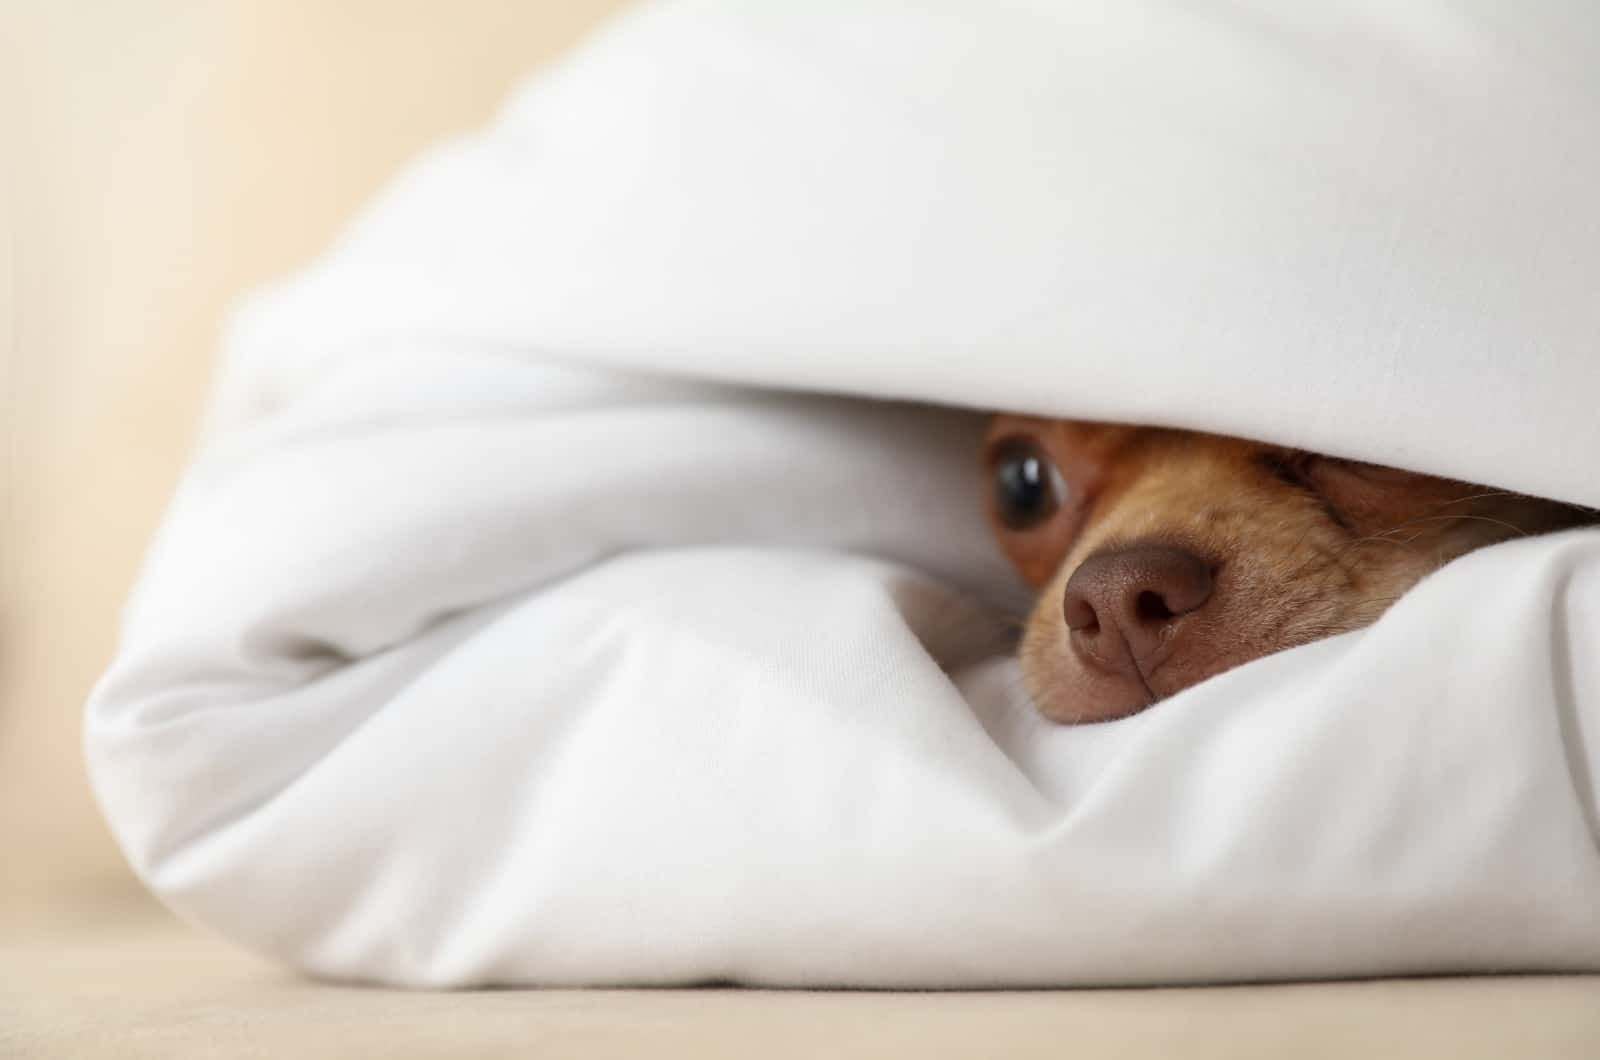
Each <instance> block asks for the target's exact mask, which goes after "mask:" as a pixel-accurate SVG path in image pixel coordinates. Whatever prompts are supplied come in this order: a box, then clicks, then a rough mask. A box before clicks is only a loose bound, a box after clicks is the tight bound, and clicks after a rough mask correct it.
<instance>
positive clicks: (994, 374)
mask: <svg viewBox="0 0 1600 1060" xmlns="http://www.w3.org/2000/svg"><path fill="white" fill-rule="evenodd" d="M1597 111H1600V19H1597V18H1596V16H1595V15H1594V14H1593V9H1592V8H1591V7H1590V6H1588V5H1585V4H1579V3H1576V2H1570V3H1561V2H1556V0H1549V2H1546V3H1530V4H1525V5H1517V7H1516V10H1515V12H1513V11H1512V9H1511V8H1508V7H1506V6H1504V5H1500V4H1497V3H1490V2H1488V0H1484V2H1481V3H1455V4H1411V5H1403V6H1398V7H1397V6H1396V5H1392V4H1377V3H1356V2H1353V0H1352V2H1347V3H1343V4H1337V5H1323V6H1321V7H1318V8H1316V9H1315V10H1302V9H1300V8H1296V9H1295V10H1294V11H1293V13H1289V12H1286V11H1284V10H1281V9H1280V6H1279V5H1271V4H1266V3H1261V4H1248V3H1232V4H1216V5H1211V6H1209V7H1206V8H1191V7H1179V6H1175V5H1169V4H1163V3H1154V2H1129V3H1117V4H1104V5H1099V4H1087V3H1058V4H1044V3H1035V4H1023V3H1015V4H1013V3H983V4H978V3H971V4H952V3H928V2H926V0H920V2H917V3H909V2H907V3H905V4H903V5H895V4H874V5H854V4H831V3H830V4H807V5H803V6H802V5H748V4H738V3H734V2H732V0H703V2H699V3H672V4H663V5H654V6H646V7H644V8H642V9H641V10H639V11H638V12H636V13H635V14H633V15H631V16H630V17H629V18H627V19H625V20H624V21H622V22H621V23H619V24H618V25H616V26H615V27H614V28H613V29H612V30H611V31H609V32H608V33H607V34H605V35H603V36H602V37H600V38H599V39H598V40H597V41H595V42H594V43H593V44H591V45H590V46H589V47H588V48H587V49H585V50H583V51H581V52H580V53H579V54H578V55H577V56H575V57H574V58H573V59H572V60H571V61H569V62H568V63H567V64H566V65H564V66H563V67H561V68H560V69H558V70H556V71H555V72H553V73H551V74H547V75H544V76H542V77H540V78H538V79H536V80H535V81H533V82H532V83H531V84H530V85H529V86H528V87H527V88H526V89H525V90H523V91H522V92H521V93H519V94H518V95H517V96H516V97H515V98H514V99H513V100H512V102H511V103H510V104H509V105H508V107H507V108H506V110H505V112H504V113H503V115H502V116H501V118H500V119H499V120H498V121H497V122H496V124H495V125H494V126H493V127H492V128H490V129H488V130H486V131H485V132H484V133H482V134H479V135H477V136H474V137H472V138H470V139H468V140H465V141H462V142H459V143H455V144H451V145H447V146H446V147H444V148H442V149H440V150H439V151H437V152H435V153H434V154H432V155H431V156H429V157H428V158H426V159H424V160H422V161H421V162H420V163H419V164H418V165H416V166H415V167H414V168H413V169H411V170H410V171H409V172H408V173H407V174H406V175H405V176H404V177H403V178H402V179H401V180H400V181H399V182H398V183H397V184H396V186H395V187H393V188H392V189H391V190H390V191H389V192H388V193H387V194H386V195H385V196H384V197H382V199H381V200H380V201H379V202H378V203H376V204H375V205H374V206H373V207H372V208H371V209H370V210H369V212H368V213H367V214H366V216H365V217H364V218H363V219H361V220H360V222H359V223H358V224H357V225H356V226H354V228H353V229H352V230H351V232H349V233H348V235H347V236H346V238H345V239H344V240H343V241H341V243H340V244H339V245H338V246H336V247H335V248H334V249H333V250H332V252H331V253H330V254H329V255H328V256H327V257H326V258H325V259H324V260H323V261H322V262H320V263H319V264H318V265H316V266H315V267H314V268H312V269H310V270H309V271H307V272H306V273H304V274H303V275H301V276H299V277H297V278H295V279H293V280H292V281H290V282H288V283H286V284H284V285H282V286H280V287H279V288H277V289H275V290H274V291H271V292H268V293H266V294H263V295H261V296H259V297H258V298H256V299H255V300H254V301H253V302H252V303H250V304H249V305H248V306H247V307H246V308H245V309H244V311H243V312H242V313H241V314H240V316H239V318H238V321H237V324H236V326H235V328H234V329H233V334H232V336H231V338H230V340H229V343H228V348H227V357H226V359H225V363H224V366H223V377H222V384H221V387H220V390H219V393H218V397H217V401H216V405H215V415H214V417H213V421H212V429H211V431H210V432H209V435H208V439H207V442H206V444H205V446H204V447H203V450H202V452H201V454H200V456H199V458H198V459H197V461H196V463H195V466H194V468H193V470H192V471H191V473H190V475H189V477H188V479H187V480H186V482H185V484H184V486H183V488H182V490H181V492H180V495H179V496H178V498H177V499H176V501H175V503H174V505H173V509H172V512H171V514H170V516H169V519H168V522H167V524H166V527H165V529H164V531H163V533H162V535H161V537H160V539H159V541H158V543H157V545H156V547H155V548H154V550H153V552H152V556H151V558H150V561H149V565H148V568H147V570H146V572H145V574H144V577H143V580H142V583H141V586H140V588H139V590H138V592H137V594H136V596H135V599H134V601H133V603H132V605H131V606H130V609H129V613H128V616H127V624H126V632H125V637H124V642H123V645H122V648H121V650H120V652H119V655H118V657H117V659H116V660H115V662H114V663H113V665H112V667H111V669H110V671H109V673H108V674H107V676H106V678H105V680H104V681H103V683H102V684H101V686H100V688H99V689H98V690H97V692H96V694H95V696H94V698H93V700H92V702H91V703H90V706H89V712H88V727H87V744H88V752H89V759H90V764H91V767H92V773H93V777H94V780H95V784H96V787H97V791H98V793H99V796H100V798H101V801H102V803H103V805H104V807H105V810H106V813H107V815H108V817H109V819H110V821H111V823H112V826H113V828H114V830H115V831H116V833H117V835H118V837H119V839H120V841H121V842H122V844H123V846H124V849H125V850H126V852H127V854H128V856H129V858H130V860H131V861H132V863H133V865H134V866H135V868H136V869H137V870H138V871H139V873H140V874H141V875H142V876H143V877H144V878H145V879H146V881H147V882H148V883H149V884H150V885H151V887H152V888H153V889H154V890H155V891H156V892H157V893H159V894H160V895H161V896H162V897H163V898H164V899H165V900H167V901H168V902H169V903H171V904H172V905H173V906H174V907H175V908H177V909H178V910H180V911H181V912H183V913H184V914H186V915H188V916H190V917H192V918H194V919H196V920H199V921H201V922H203V923H205V924H208V925H210V926H211V927H213V928H215V929H216V930H219V931H221V932H223V933H225V934H227V935H229V936H231V937H233V938H235V939H238V940H240V941H241V942H243V943H245V944H247V945H250V946H252V947H255V948H257V949H259V950H261V951H264V952H267V953H270V954H273V955H275V956H277V957H279V958H281V959H283V960H285V961H288V962H291V963H293V964H296V965H298V966H301V967H304V968H306V969H309V970H311V971H314V972H317V973H320V974H325V975H333V976H343V977H356V978H365V979H380V980H385V981H392V982H399V983H411V984H428V985H461V984H476V983H504V984H511V983H518V984H520V983H538V984H548V983H590V984H602V983H681V982H693V981H701V980H707V979H734V980H738V981H741V982H752V983H778V984H841V985H879V986H994V985H1010V984H1026V985H1044V984H1089V983H1097V984H1098V983H1147V982H1190V981H1215V980H1231V979H1277V978H1286V977H1303V976H1335V975H1369V974H1382V973H1395V972H1451V971H1480V970H1502V971H1503V970H1512V969H1588V970H1600V850H1597V841H1600V839H1597V837H1600V822H1597V814H1596V799H1597V795H1596V787H1595V778H1594V773H1595V771H1596V768H1597V765H1600V532H1597V531H1593V530H1589V531H1579V532H1573V533H1568V534H1563V535H1558V536H1553V537H1548V538H1542V539H1531V540H1527V541H1520V542H1516V543H1512V544H1508V545H1504V546H1500V547H1497V548H1494V549H1490V550H1487V551H1485V552H1481V553H1478V554H1475V555H1473V556H1470V557H1468V558H1467V559H1465V560H1463V561H1461V562H1459V563H1456V564H1452V565H1451V566H1449V567H1448V568H1446V569H1445V570H1444V571H1442V572H1440V573H1439V574H1438V575H1436V576H1434V577H1432V578H1430V579H1428V580H1427V581H1425V582H1424V583H1423V584H1422V585H1421V586H1419V587H1418V588H1417V589H1416V590H1415V591H1414V592H1412V593H1411V594H1409V595H1408V596H1407V597H1405V598H1404V599H1403V600H1402V601H1401V602H1400V603H1399V604H1398V605H1397V606H1396V607H1395V608H1394V609H1393V610H1392V611H1391V612H1390V613H1389V614H1388V615H1387V616H1386V617H1385V618H1384V619H1383V620H1382V621H1381V622H1380V623H1379V624H1378V625H1377V626H1375V627H1373V628H1372V629H1370V630H1367V631H1364V632H1361V633H1357V634H1352V635H1348V636H1345V637H1340V638H1337V639H1334V640H1331V641H1326V642H1323V643H1320V644H1315V645H1311V646H1308V647H1305V648H1301V649H1296V650H1294V651H1290V652H1286V653H1283V654H1281V655H1278V656H1274V657H1271V658H1268V659H1265V660H1262V661H1260V662H1257V663H1254V664H1251V665H1249V666H1246V667H1243V668H1241V669H1239V670H1236V671H1234V672H1232V673H1229V674H1226V675H1223V676H1222V677H1220V678H1216V679H1214V680H1212V681H1209V682H1206V683H1204V684H1202V685H1200V686H1197V687H1195V688H1193V689H1191V690H1189V691H1188V692H1186V693H1184V694H1182V695H1180V696H1177V697H1175V698H1173V699H1171V700H1169V701H1167V702H1164V703H1162V704H1160V705H1158V706H1157V707H1155V708H1153V709H1151V710H1149V711H1147V712H1145V713H1143V714H1140V715H1138V716H1135V717H1133V718H1130V719H1127V720H1124V721H1119V722H1115V723H1111V724H1105V725H1098V726H1089V727H1083V728H1075V729H1067V728H1057V727H1052V726H1050V725H1048V724H1045V723H1043V722H1041V721H1039V720H1038V719H1037V718H1036V717H1035V716H1034V715H1033V714H1032V712H1031V711H1030V709H1029V708H1028V707H1027V705H1026V704H1025V703H1023V702H1022V701H1021V697H1020V694H1019V692H1018V685H1017V679H1016V674H1015V671H1014V666H1013V664H1012V662H1011V661H1010V660H1009V659H1008V658H1006V657H1005V655H1004V653H1003V651H1002V650H1001V648H1000V647H999V645H1000V643H1001V639H1002V638H1001V634H1002V633H1003V628H1002V626H1003V623H1002V620H1001V616H1003V614H1004V613H1005V612H1007V611H1010V610H1014V609H1015V608H1016V607H1017V606H1018V602H1019V600H1020V599H1021V596H1020V591H1019V588H1018V586H1017V585H1016V584H1015V582H1014V581H1013V580H1012V578H1011V576H1010V575H1009V573H1008V572H1007V571H1006V570H1005V569H1004V567H1003V565H1002V564H1001V562H1000V560H999V558H998V556H997V555H996V554H995V551H994V548H993V545H992V544H991V543H990V541H989V538H988V535H987V533H986V531H985V529H984V527H983V524H982V521H981V519H980V506H979V496H980V494H979V491H980V489H981V484H980V483H979V482H978V479H977V470H976V440H977V435H978V432H979V430H980V429H981V425H982V416H981V415H980V414H978V413H975V412H962V411H955V410H953V409H943V410H940V409H935V408H932V407H929V406H927V405H916V404H908V403H905V402H906V401H908V400H913V399H914V400H917V401H924V402H933V403H939V404H943V405H949V406H965V407H968V408H972V409H980V410H981V409H989V408H1014V409H1025V410H1031V411H1039V412H1046V413H1053V414H1062V415H1074V416H1087V417H1109V418H1120V419H1131V420H1138V421H1142V422H1152V423H1165V424H1172V425H1178V426H1190V427H1201V428H1208V429H1213V430H1219V431H1224V432H1228V433H1234V434H1244V435H1250V436H1256V437H1262V438H1266V439H1271V440H1275V441H1279V442H1283V443H1287V444H1292V445H1300V446H1306V447H1309V448H1314V449H1318V450H1322V451H1327V452H1333V453H1338V454H1341V455H1348V456H1353V457H1360V458H1365V459H1371V460H1377V461H1382V462H1387V463H1392V464H1398V465H1402V466H1408V467H1412V468H1416V469H1418V470H1424V471H1431V472H1437V473H1443V474H1451V475H1456V476H1458V477H1463V478H1467V479H1471V480H1476V481H1483V482H1490V483H1493V484H1496V485H1500V486H1506V487H1511V488H1516V489H1523V490H1527V491H1530V492H1537V493H1541V494H1545V495H1549V496H1555V497H1560V498H1563V499H1566V500H1570V501H1575V502H1581V503H1589V504H1600V475H1597V474H1596V473H1595V471H1594V463H1595V454H1596V453H1597V452H1600V415H1597V412H1596V405H1597V401H1596V398H1597V395H1600V354H1597V351H1596V348H1595V347H1596V336H1600V298H1596V297H1595V296H1594V283H1595V277H1596V276H1600V197H1597V196H1596V195H1595V194H1594V189H1595V188H1596V187H1600V120H1597V117H1596V115H1597ZM783 388H787V389H789V390H791V391H792V390H797V389H798V390H808V391H813V392H815V393H813V394H811V395H810V396H807V395H805V394H801V393H794V392H789V393H785V392H782V389H783ZM820 392H829V393H831V394H833V395H835V396H824V395H823V394H822V393H820ZM839 395H853V396H849V397H846V396H839ZM871 399H878V400H871Z"/></svg>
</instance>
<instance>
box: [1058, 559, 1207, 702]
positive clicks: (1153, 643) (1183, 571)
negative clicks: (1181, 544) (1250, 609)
mask: <svg viewBox="0 0 1600 1060" xmlns="http://www.w3.org/2000/svg"><path fill="white" fill-rule="evenodd" d="M1210 598H1211V568H1210V566H1209V565H1207V563H1206V562H1205V560H1203V559H1201V558H1200V557H1199V556H1196V555H1195V554H1194V553H1192V552H1186V551H1184V550H1183V549H1180V548H1171V547H1169V546H1166V545H1135V546H1133V547H1132V548H1125V549H1121V550H1118V551H1115V552H1099V553H1096V554H1095V555H1092V556H1090V557H1089V558H1088V559H1086V560H1084V561H1083V562H1082V563H1081V564H1079V566H1078V569H1077V570H1075V571H1073V572H1072V577H1070V578H1068V579H1067V590H1066V597H1065V599H1064V600H1063V601H1062V611H1063V613H1064V614H1065V616H1066V619H1067V628H1068V629H1070V630H1071V631H1072V634H1071V636H1072V643H1073V647H1074V648H1075V649H1076V650H1077V651H1078V652H1080V653H1081V654H1083V655H1085V656H1087V657H1088V659H1089V660H1090V661H1091V662H1094V663H1098V664H1099V665H1100V666H1102V667H1104V668H1106V669H1110V670H1113V671H1116V672H1118V673H1121V674H1123V675H1125V676H1127V677H1129V678H1137V679H1139V680H1140V681H1141V682H1142V683H1143V682H1145V679H1146V678H1148V676H1149V674H1150V672H1151V671H1152V670H1154V669H1155V668H1156V667H1157V666H1159V665H1161V663H1162V662H1163V661H1165V658H1166V656H1167V653H1168V652H1169V651H1170V649H1171V646H1172V640H1173V635H1174V634H1175V633H1176V631H1177V625H1178V620H1179V619H1180V618H1182V617H1183V616H1184V615H1187V614H1189V613H1190V612H1193V611H1197V610H1199V609H1200V608H1201V607H1202V606H1204V605H1205V602H1206V601H1207V600H1209V599H1210Z"/></svg>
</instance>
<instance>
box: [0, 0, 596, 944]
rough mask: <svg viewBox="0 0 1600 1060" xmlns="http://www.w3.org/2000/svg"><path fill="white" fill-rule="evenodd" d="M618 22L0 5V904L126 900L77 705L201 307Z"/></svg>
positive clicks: (200, 3)
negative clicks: (592, 30) (88, 768)
mask: <svg viewBox="0 0 1600 1060" xmlns="http://www.w3.org/2000/svg"><path fill="white" fill-rule="evenodd" d="M620 6H621V3H620V0H521V2H516V0H0V122H3V124H0V152H3V155H0V181H3V184H0V189H3V192H4V199H3V200H0V201H3V203H4V205H5V210H4V213H0V249H4V250H6V251H7V252H6V253H4V254H0V357H3V358H4V361H3V363H0V386H3V387H4V391H3V396H4V402H3V404H0V415H3V416H4V422H0V431H3V436H0V437H3V441H4V444H5V450H4V454H3V455H4V457H5V460H4V463H3V465H0V474H3V475H4V476H5V479H4V482H3V488H4V497H5V507H4V509H3V510H4V519H3V521H0V851H5V852H6V854H5V855H3V856H0V910H4V911H5V912H8V913H9V914H10V915H11V917H12V918H15V917H16V916H18V915H24V916H33V915H43V912H44V909H45V908H46V907H45V905H44V904H43V903H41V902H39V901H38V898H39V897H40V896H41V895H45V894H49V895H56V896H61V895H63V894H69V893H71V892H74V891H81V890H95V889H104V888H106V887H121V886H125V885H126V875H125V870H124V869H123V868H122V866H121V861H120V859H119V857H118V856H117V854H116V852H115V851H114V850H113V849H112V847H111V845H110V842H109V840H108V838H107V837H106V835H105V833H104V831H103V829H102V828H101V826H100V824H99V821H98V817H97V815H96V813H95V810H94V807H93V804H92V801H91V799H90V797H89V794H88V789H87V786H86V783H85V780H84V776H83V770H82V767H81V765H80V761H79V753H78V740H79V722H78V716H79V709H80V705H81V703H82V701H83V699H84V697H85V695H86V693H87V692H88V690H89V687H90V685H91V684H92V682H93V680H94V678H95V676H96V675H97V672H98V670H99V669H100V667H101V666H102V665H103V663H104V661H105V659H106V657H107V655H108V653H109V652H110V650H111V647H112V644H113V636H114V625H115V615H116V611H117V608H118V605H119V602H120V600H121V598H122V597H123V595H124V594H125V592H126V590H127V587H128V585H129V582H130V581H131V579H132V577H133V573H134V571H135V569H136V565H137V563H138V558H139V555H140V553H141V551H142V549H143V547H144V545H145V542H146V539H147V538H148V536H149V534H150V532H151V529H152V527H153V526H154V524H155V521H156V519H157V517H158V515H159V513H160V510H161V508H162V506H163V503H164V501H165V498H166V496H167V494H168V492H169V490H170V489H171V487H172V485H173V483H174V480H175V478H176V475H177V473H178V470H179V468H180V466H181V462H182V460H183V456H184V453H185V450H186V447H187V445H188V441H189V438H190V434H191V430H192V427H193V423H194V420H195V417H196V413H197V410H198V406H199V402H200V398H201V394H202V392H203V386H204V382H205V376H206V364H207V360H208V357H209V355H210V352H211V349H212V346H213V344H214V342H215V339H216V336H217V330H218V324H219V321H220V319H221V313H222V309H223V307H224V305H225V304H226V303H227V301H228V300H229V299H230V298H232V297H233V296H234V295H235V294H236V293H237V292H238V291H240V290H241V289H243V288H245V287H248V286H250V285H252V284H255V283H258V282H260V281H262V280H263V279H266V278H269V277H271V276H274V275H275V274H278V273H281V272H283V271H285V270H287V269H290V268H292V267H293V266H295V265H296V264H297V263H299V262H301V261H303V260H304V259H306V258H307V257H308V256H310V255H312V254H314V253H315V252H316V251H317V250H318V248H319V247H321V246H322V245H323V244H324V243H325V242H326V241H327V240H328V238H329V237H330V235H331V234H332V233H333V232H334V230H335V229H336V227H337V225H338V224H339V222H340V220H341V218H343V217H345V216H346V215H347V214H348V213H349V212H350V211H351V209H352V208H353V207H354V206H355V205H356V204H358V203H359V202H360V201H361V200H362V199H364V198H365V197H366V196H368V195H369V194H370V193H371V192H372V191H373V190H374V189H375V188H376V187H377V186H378V185H379V184H380V183H381V182H382V181H383V180H384V178H385V177H386V176H387V175H389V174H390V173H392V172H393V171H394V169H395V168H396V166H397V165H399V164H400V163H401V162H402V161H403V160H404V159H406V158H407V157H408V156H409V155H411V154H413V153H414V152H415V151H417V150H418V149H419V148H420V147H421V146H423V145H425V144H426V143H428V142H429V141H431V140H433V139H435V138H437V137H438V136H440V135H442V134H444V133H447V132H450V131H454V130H458V129H462V128H466V127H470V126H471V125H473V124H475V123H477V122H480V121H482V120H483V119H485V118H486V117H487V116H488V115H489V114H490V113H491V112H492V110H493V107H494V104H495V102H496V101H497V100H498V99H499V98H500V97H501V96H502V95H503V93H504V92H505V91H506V90H507V89H508V87H509V86H510V85H511V84H512V83H513V81H514V80H515V79H516V77H517V75H518V74H520V73H522V72H523V71H524V70H526V69H528V68H530V67H533V66H536V65H538V64H539V63H540V62H542V61H544V60H546V59H547V58H548V57H549V56H551V55H552V54H553V53H554V52H556V51H558V50H560V49H561V48H563V47H565V46H566V45H568V44H569V43H570V42H571V41H572V40H573V39H575V38H576V37H577V36H579V35H580V34H581V33H582V31H583V30H585V29H586V28H588V27H589V26H590V25H592V23H594V22H595V21H597V20H598V19H600V18H601V17H602V16H604V15H605V14H606V13H608V12H609V11H611V10H613V9H615V8H617V7H620ZM19 850H21V851H25V852H26V855H25V856H20V857H17V856H11V854H12V852H15V851H19ZM8 895H9V897H7V896H8ZM4 916H5V913H3V912H0V917H4Z"/></svg>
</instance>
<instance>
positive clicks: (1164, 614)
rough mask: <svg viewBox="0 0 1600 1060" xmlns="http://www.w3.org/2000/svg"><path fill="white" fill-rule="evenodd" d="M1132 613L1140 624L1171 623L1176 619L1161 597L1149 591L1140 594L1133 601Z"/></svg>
mask: <svg viewBox="0 0 1600 1060" xmlns="http://www.w3.org/2000/svg"><path fill="white" fill-rule="evenodd" d="M1133 613H1134V614H1135V615H1137V616H1138V618H1139V621H1140V622H1171V621H1172V620H1173V619H1174V618H1176V617H1177V615H1175V614H1174V613H1173V611H1172V608H1170V607H1168V606H1167V601H1166V600H1165V599H1164V598H1163V597H1162V595H1161V594H1160V593H1158V592H1154V591H1152V590H1149V589H1146V590H1145V591H1144V592H1142V593H1140V594H1139V597H1138V599H1137V600H1135V601H1134V603H1133Z"/></svg>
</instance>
